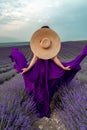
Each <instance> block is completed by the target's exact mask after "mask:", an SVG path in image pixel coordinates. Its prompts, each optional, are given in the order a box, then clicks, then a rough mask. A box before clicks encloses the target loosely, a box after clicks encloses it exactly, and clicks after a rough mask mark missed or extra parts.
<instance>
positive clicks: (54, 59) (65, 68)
mask: <svg viewBox="0 0 87 130" xmlns="http://www.w3.org/2000/svg"><path fill="white" fill-rule="evenodd" d="M52 60H53V61H54V62H55V63H56V64H57V65H58V66H59V67H61V68H62V69H64V70H70V66H67V67H65V66H63V64H62V63H61V62H60V60H59V59H58V58H57V56H55V57H53V58H52Z"/></svg>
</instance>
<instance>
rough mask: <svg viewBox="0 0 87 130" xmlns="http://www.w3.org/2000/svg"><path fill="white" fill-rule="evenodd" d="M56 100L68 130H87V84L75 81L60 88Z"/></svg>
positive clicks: (59, 112)
mask: <svg viewBox="0 0 87 130" xmlns="http://www.w3.org/2000/svg"><path fill="white" fill-rule="evenodd" d="M54 99H55V101H56V109H57V111H58V114H59V116H60V118H61V121H62V122H63V123H64V125H65V126H66V130H87V84H85V83H81V82H80V81H76V80H74V81H72V82H71V83H70V84H69V85H68V86H62V87H61V88H59V90H58V94H57V95H56V96H55V98H54ZM59 99H60V102H59Z"/></svg>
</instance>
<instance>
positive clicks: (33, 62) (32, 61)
mask: <svg viewBox="0 0 87 130" xmlns="http://www.w3.org/2000/svg"><path fill="white" fill-rule="evenodd" d="M37 59H38V57H37V56H36V55H34V56H33V58H32V60H31V62H30V64H29V66H28V67H27V68H23V69H22V70H23V71H22V73H21V74H23V73H25V72H27V71H28V70H30V69H31V68H32V67H33V66H34V64H35V63H36V61H37Z"/></svg>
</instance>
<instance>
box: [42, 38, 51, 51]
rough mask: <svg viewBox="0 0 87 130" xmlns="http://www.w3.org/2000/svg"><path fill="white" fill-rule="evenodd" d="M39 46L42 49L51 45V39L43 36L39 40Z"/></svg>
mask: <svg viewBox="0 0 87 130" xmlns="http://www.w3.org/2000/svg"><path fill="white" fill-rule="evenodd" d="M40 46H41V47H42V48H44V49H48V48H49V47H50V46H51V41H50V39H49V38H43V39H42V40H41V42H40Z"/></svg>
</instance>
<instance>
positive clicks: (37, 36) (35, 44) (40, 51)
mask: <svg viewBox="0 0 87 130" xmlns="http://www.w3.org/2000/svg"><path fill="white" fill-rule="evenodd" d="M45 37H47V38H49V39H50V41H51V42H52V44H51V46H50V47H49V48H47V49H45V48H42V47H41V46H40V42H41V40H42V39H43V38H45ZM30 47H31V50H32V52H33V53H34V54H35V55H36V56H37V57H39V58H40V59H51V58H53V57H54V56H56V55H57V53H58V52H59V51H60V47H61V44H60V38H59V36H58V34H57V33H56V32H55V31H53V30H52V29H49V28H41V29H39V30H37V31H36V32H35V33H34V34H33V35H32V37H31V40H30Z"/></svg>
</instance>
